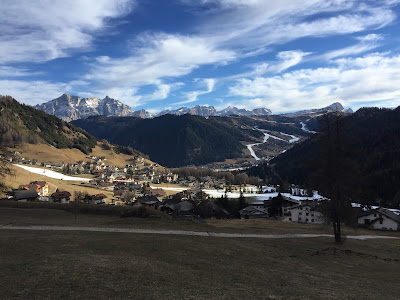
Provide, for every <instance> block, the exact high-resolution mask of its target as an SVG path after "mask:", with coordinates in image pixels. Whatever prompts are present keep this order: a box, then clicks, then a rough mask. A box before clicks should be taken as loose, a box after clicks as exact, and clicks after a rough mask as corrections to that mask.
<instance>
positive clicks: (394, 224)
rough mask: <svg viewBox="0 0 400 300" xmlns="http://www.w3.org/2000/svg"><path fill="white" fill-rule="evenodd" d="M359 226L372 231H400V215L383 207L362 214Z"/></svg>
mask: <svg viewBox="0 0 400 300" xmlns="http://www.w3.org/2000/svg"><path fill="white" fill-rule="evenodd" d="M358 224H360V225H364V226H366V227H367V228H371V229H381V230H400V215H397V214H395V213H394V212H392V211H390V210H388V209H386V208H383V207H381V208H378V209H371V210H368V211H366V212H363V213H361V215H360V216H359V217H358Z"/></svg>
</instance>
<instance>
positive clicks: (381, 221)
mask: <svg viewBox="0 0 400 300" xmlns="http://www.w3.org/2000/svg"><path fill="white" fill-rule="evenodd" d="M379 224H383V219H380V220H379ZM383 229H386V228H383Z"/></svg>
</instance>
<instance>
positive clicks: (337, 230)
mask: <svg viewBox="0 0 400 300" xmlns="http://www.w3.org/2000/svg"><path fill="white" fill-rule="evenodd" d="M333 233H334V234H335V242H336V243H338V244H340V243H341V242H342V232H341V228H340V219H339V218H337V217H336V216H335V218H334V220H333Z"/></svg>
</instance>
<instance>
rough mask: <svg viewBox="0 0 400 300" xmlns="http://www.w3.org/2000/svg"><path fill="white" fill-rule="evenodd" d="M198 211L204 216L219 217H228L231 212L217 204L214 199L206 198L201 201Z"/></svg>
mask: <svg viewBox="0 0 400 300" xmlns="http://www.w3.org/2000/svg"><path fill="white" fill-rule="evenodd" d="M196 211H197V212H198V214H199V215H200V217H202V218H217V219H228V218H229V216H230V214H229V212H228V211H227V210H225V209H224V208H222V207H220V206H219V205H217V204H216V203H215V202H214V201H211V200H204V201H201V202H200V203H199V204H198V205H197V207H196Z"/></svg>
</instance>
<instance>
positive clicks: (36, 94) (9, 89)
mask: <svg viewBox="0 0 400 300" xmlns="http://www.w3.org/2000/svg"><path fill="white" fill-rule="evenodd" d="M70 90H71V85H70V84H69V83H52V82H49V81H41V80H34V81H24V80H0V91H1V94H2V95H10V96H13V97H14V98H15V99H17V100H18V101H21V102H24V103H27V104H30V105H35V104H39V103H42V102H45V101H48V100H50V99H54V98H57V97H59V96H60V91H63V92H69V91H70Z"/></svg>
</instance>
